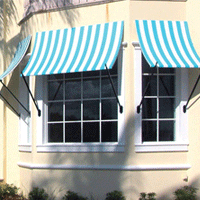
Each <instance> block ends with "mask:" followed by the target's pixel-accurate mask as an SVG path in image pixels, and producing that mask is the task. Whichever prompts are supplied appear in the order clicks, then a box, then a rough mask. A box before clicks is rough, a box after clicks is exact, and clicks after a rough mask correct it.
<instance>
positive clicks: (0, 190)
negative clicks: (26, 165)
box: [0, 184, 19, 200]
mask: <svg viewBox="0 0 200 200" xmlns="http://www.w3.org/2000/svg"><path fill="white" fill-rule="evenodd" d="M18 190H19V188H17V187H16V186H14V185H13V184H2V185H0V200H3V199H6V198H11V197H14V196H16V195H17V193H18Z"/></svg>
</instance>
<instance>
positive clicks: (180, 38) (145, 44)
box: [136, 20, 200, 68]
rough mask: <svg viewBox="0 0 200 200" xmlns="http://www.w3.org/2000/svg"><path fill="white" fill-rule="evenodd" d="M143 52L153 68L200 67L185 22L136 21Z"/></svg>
mask: <svg viewBox="0 0 200 200" xmlns="http://www.w3.org/2000/svg"><path fill="white" fill-rule="evenodd" d="M136 29H137V35H138V39H139V43H140V46H141V50H142V52H143V54H144V56H145V58H146V60H147V62H148V63H149V65H150V66H151V67H154V66H155V65H156V63H157V66H158V67H184V68H195V67H196V68H198V67H200V58H199V56H198V55H197V53H196V51H195V49H194V46H193V44H192V40H191V37H190V33H189V28H188V23H187V22H185V21H157V20H136Z"/></svg>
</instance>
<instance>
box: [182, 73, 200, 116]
mask: <svg viewBox="0 0 200 200" xmlns="http://www.w3.org/2000/svg"><path fill="white" fill-rule="evenodd" d="M199 79H200V75H199V76H198V78H197V80H196V83H195V85H194V87H193V89H192V92H191V93H190V96H189V98H188V100H187V103H186V104H185V105H184V106H183V112H184V113H186V110H187V105H188V103H189V101H190V99H191V97H192V95H193V93H194V91H195V89H196V87H197V85H198V82H199Z"/></svg>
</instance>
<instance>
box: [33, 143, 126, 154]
mask: <svg viewBox="0 0 200 200" xmlns="http://www.w3.org/2000/svg"><path fill="white" fill-rule="evenodd" d="M37 152H41V153H42V152H67V153H70V152H72V153H73V152H80V153H84V152H124V145H121V144H43V145H37Z"/></svg>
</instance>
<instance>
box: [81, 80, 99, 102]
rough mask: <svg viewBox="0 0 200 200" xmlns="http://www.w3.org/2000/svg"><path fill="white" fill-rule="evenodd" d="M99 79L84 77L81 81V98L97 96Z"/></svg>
mask: <svg viewBox="0 0 200 200" xmlns="http://www.w3.org/2000/svg"><path fill="white" fill-rule="evenodd" d="M99 84H100V82H99V79H84V81H83V98H87V99H89V98H99V96H100V90H99Z"/></svg>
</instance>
